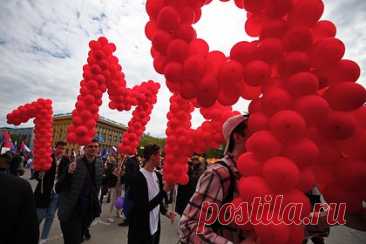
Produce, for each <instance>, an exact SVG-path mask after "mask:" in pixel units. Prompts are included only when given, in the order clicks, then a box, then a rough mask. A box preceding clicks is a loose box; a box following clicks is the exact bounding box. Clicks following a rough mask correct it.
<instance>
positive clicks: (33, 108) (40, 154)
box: [7, 98, 53, 171]
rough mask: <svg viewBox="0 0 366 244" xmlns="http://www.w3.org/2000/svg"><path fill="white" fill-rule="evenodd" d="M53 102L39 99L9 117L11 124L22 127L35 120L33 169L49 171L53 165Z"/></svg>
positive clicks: (18, 109) (23, 106) (16, 110)
mask: <svg viewBox="0 0 366 244" xmlns="http://www.w3.org/2000/svg"><path fill="white" fill-rule="evenodd" d="M52 114H53V111H52V101H51V100H49V99H42V98H40V99H38V100H37V101H35V102H32V103H28V104H25V105H22V106H19V107H18V108H17V109H15V110H14V111H12V112H11V113H9V114H8V115H7V120H8V123H9V124H13V125H20V124H22V123H26V122H27V121H28V120H30V119H32V118H35V119H34V121H33V122H34V125H35V126H34V134H35V138H34V146H33V157H34V159H33V168H34V170H36V171H47V170H48V169H49V168H50V167H51V163H52V157H51V154H52V130H53V129H52Z"/></svg>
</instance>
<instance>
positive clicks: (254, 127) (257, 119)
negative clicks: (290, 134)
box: [248, 112, 268, 133]
mask: <svg viewBox="0 0 366 244" xmlns="http://www.w3.org/2000/svg"><path fill="white" fill-rule="evenodd" d="M266 129H268V117H267V116H266V115H265V114H263V113H261V112H256V113H252V114H251V115H250V116H249V119H248V131H249V133H254V132H257V131H260V130H266Z"/></svg>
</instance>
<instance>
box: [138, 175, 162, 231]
mask: <svg viewBox="0 0 366 244" xmlns="http://www.w3.org/2000/svg"><path fill="white" fill-rule="evenodd" d="M140 172H141V173H142V174H143V175H144V176H145V179H146V182H147V190H148V192H149V201H151V200H152V199H153V198H154V197H155V196H156V195H158V194H159V192H160V187H159V180H158V176H157V175H156V173H155V171H154V172H149V171H147V170H146V169H144V168H142V169H140ZM159 214H160V205H159V204H158V205H157V206H156V207H155V208H154V209H153V210H151V211H150V234H151V235H154V234H155V233H156V231H157V230H158V225H159Z"/></svg>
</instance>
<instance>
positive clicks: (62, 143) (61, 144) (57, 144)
mask: <svg viewBox="0 0 366 244" xmlns="http://www.w3.org/2000/svg"><path fill="white" fill-rule="evenodd" d="M66 145H67V143H66V142H64V141H58V142H56V144H55V147H58V146H66Z"/></svg>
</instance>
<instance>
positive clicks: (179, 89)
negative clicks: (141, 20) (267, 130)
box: [145, 0, 282, 107]
mask: <svg viewBox="0 0 366 244" xmlns="http://www.w3.org/2000/svg"><path fill="white" fill-rule="evenodd" d="M210 2H211V1H205V0H199V1H163V0H148V1H147V3H146V11H147V13H148V15H149V17H150V21H149V22H148V23H147V24H146V28H145V33H146V36H147V37H148V38H149V40H151V42H152V49H151V54H152V56H153V58H154V67H155V69H156V71H157V72H159V73H160V74H164V76H165V78H166V83H167V86H168V88H169V89H170V91H172V92H173V93H177V94H179V95H180V96H181V97H182V98H185V99H193V98H197V103H198V105H199V106H200V107H210V106H212V105H214V104H215V102H216V101H217V102H219V103H221V104H222V105H224V106H230V105H233V104H235V103H236V102H237V101H238V99H239V98H240V97H243V98H256V97H258V96H259V95H260V93H261V92H260V89H259V87H258V85H260V84H261V83H262V82H264V80H265V79H266V78H268V77H269V75H270V69H269V68H270V67H269V65H268V64H267V63H265V62H264V61H262V60H260V59H258V58H257V57H256V55H255V52H256V47H257V45H256V44H254V43H249V42H239V43H237V44H236V45H234V47H233V48H232V50H231V53H230V56H229V57H226V56H225V55H224V54H223V53H222V52H220V51H209V46H208V44H207V42H206V41H205V40H202V39H197V35H196V31H195V30H194V28H193V27H192V25H193V24H194V23H197V22H198V21H199V19H200V17H201V8H202V7H203V6H204V5H205V4H208V3H210ZM236 3H237V4H239V5H240V1H236ZM280 44H281V43H280V42H279V41H277V40H274V41H268V43H266V45H265V46H264V47H263V49H264V51H266V50H268V52H269V53H270V54H269V55H271V54H273V55H275V54H278V55H279V54H281V50H282V49H281V48H282V47H281V46H280ZM273 49H274V50H273ZM277 49H278V50H277ZM264 54H265V55H267V56H268V53H264ZM272 58H273V57H272V56H270V57H269V59H271V60H272ZM244 81H246V82H244Z"/></svg>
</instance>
